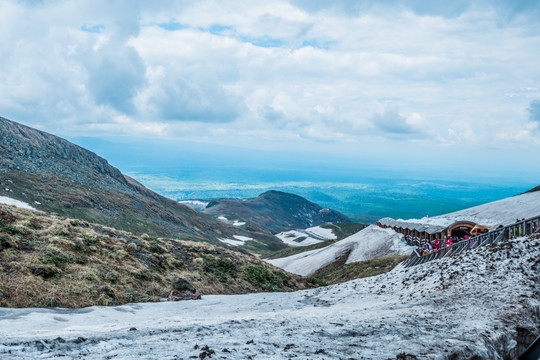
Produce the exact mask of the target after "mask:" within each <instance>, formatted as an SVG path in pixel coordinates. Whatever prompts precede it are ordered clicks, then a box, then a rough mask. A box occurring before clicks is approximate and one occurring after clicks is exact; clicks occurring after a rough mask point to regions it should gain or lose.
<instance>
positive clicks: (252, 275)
mask: <svg viewBox="0 0 540 360" xmlns="http://www.w3.org/2000/svg"><path fill="white" fill-rule="evenodd" d="M242 274H243V275H244V277H245V279H246V280H247V281H249V282H250V283H251V284H252V285H254V286H256V287H258V288H260V289H263V290H268V291H279V290H281V288H282V286H283V284H282V283H281V281H280V280H279V279H278V277H276V276H275V275H274V274H273V273H272V272H270V271H268V270H267V269H265V268H264V267H262V266H255V265H248V266H245V267H244V268H243V269H242Z"/></svg>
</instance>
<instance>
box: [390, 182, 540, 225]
mask: <svg viewBox="0 0 540 360" xmlns="http://www.w3.org/2000/svg"><path fill="white" fill-rule="evenodd" d="M537 215H540V191H536V192H532V193H527V194H521V195H516V196H512V197H509V198H506V199H502V200H498V201H494V202H490V203H487V204H483V205H479V206H475V207H472V208H469V209H464V210H460V211H456V212H453V213H449V214H444V215H439V216H434V217H425V218H422V219H410V220H406V221H407V222H417V223H421V224H428V225H441V226H448V225H451V224H453V223H455V222H456V221H463V220H467V221H472V222H475V223H477V224H481V225H488V226H495V225H499V224H502V225H509V224H512V223H514V222H515V221H516V219H522V218H526V219H527V218H530V217H533V216H537ZM400 220H402V219H400Z"/></svg>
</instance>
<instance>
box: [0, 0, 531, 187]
mask: <svg viewBox="0 0 540 360" xmlns="http://www.w3.org/2000/svg"><path fill="white" fill-rule="evenodd" d="M0 49H1V56H0V116H3V117H6V118H8V119H11V120H14V121H18V122H21V123H24V124H26V125H29V126H32V127H36V128H39V129H42V130H45V131H47V132H51V133H53V134H56V135H59V136H64V137H71V138H78V137H87V138H93V139H107V140H108V141H120V140H121V141H123V142H130V141H132V142H134V143H136V142H137V141H141V139H143V140H145V141H146V140H149V139H150V140H151V141H154V143H156V142H157V143H158V144H159V143H167V144H180V143H182V142H184V141H185V142H187V141H189V142H190V143H195V144H201V147H204V146H206V145H208V146H210V147H211V146H224V147H236V148H240V149H244V150H245V152H246V153H251V154H257V152H261V153H263V152H264V153H266V152H268V151H279V152H280V154H281V155H280V156H284V157H287V154H296V155H295V156H296V158H299V159H300V160H299V161H301V159H302V158H306V159H307V158H311V159H313V158H316V157H320V156H324V157H327V158H328V159H332V158H333V157H335V158H336V159H337V158H339V159H341V160H340V161H342V162H343V163H346V162H347V161H350V162H357V163H359V164H368V163H371V164H373V163H377V164H386V165H387V166H403V167H406V168H410V169H412V170H411V171H414V169H415V168H416V167H421V168H423V169H427V170H428V171H429V170H430V169H431V170H432V171H434V172H437V173H441V172H444V171H445V169H448V168H451V169H452V171H453V173H455V172H456V171H458V172H459V171H463V172H467V173H469V174H473V175H474V174H480V173H481V172H483V171H486V169H490V170H492V171H494V172H496V173H497V172H498V173H505V172H506V173H508V172H509V173H511V174H513V176H516V177H520V176H528V177H529V178H534V177H537V178H538V177H540V170H539V168H540V167H539V166H538V163H539V160H540V158H539V155H540V136H539V135H540V66H538V64H539V63H540V2H538V1H517V0H516V1H502V0H494V1H488V0H478V1H467V0H457V1H445V2H439V1H437V2H433V1H430V2H427V1H420V0H414V1H406V0H386V1H374V0H358V1H349V0H335V1H323V0H289V1H281V0H276V1H234V0H231V1H208V0H197V1H164V0H156V1H135V0H125V1H123V0H116V1H108V0H107V1H105V0H92V1H86V0H78V1H63V0H50V1H45V0H43V1H39V0H34V1H31V0H27V1H22V0H20V1H11V0H0ZM157 146H158V147H159V145H157Z"/></svg>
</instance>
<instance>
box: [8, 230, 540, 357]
mask: <svg viewBox="0 0 540 360" xmlns="http://www.w3.org/2000/svg"><path fill="white" fill-rule="evenodd" d="M388 235H389V236H390V234H388ZM539 258H540V240H539V239H532V238H529V239H516V240H513V241H510V242H505V243H501V244H497V245H496V246H490V247H483V248H479V249H475V250H473V251H469V252H467V253H465V254H463V255H462V256H460V257H456V258H445V259H442V260H439V261H433V262H430V263H427V264H423V265H419V266H415V267H411V268H407V269H405V268H403V267H401V266H398V267H396V268H395V269H394V270H393V271H391V272H390V273H387V274H383V275H380V276H376V277H371V278H366V279H359V280H354V281H350V282H347V283H343V284H338V285H334V286H328V287H323V288H317V289H312V290H305V291H298V292H294V293H259V294H248V295H234V296H225V295H219V296H203V298H202V300H200V301H181V302H165V303H147V304H128V305H124V306H118V307H90V308H85V309H57V308H56V309H0V358H24V359H31V358H32V359H37V358H40V359H56V358H60V356H65V357H66V358H85V359H89V360H90V359H104V358H122V359H133V358H136V359H156V358H159V359H161V358H172V357H175V356H176V357H180V358H202V357H201V356H203V355H202V354H203V352H204V351H205V350H204V349H206V347H205V346H208V350H213V351H215V355H214V356H212V358H214V357H215V358H219V359H247V358H250V357H252V358H260V359H285V358H290V357H294V358H295V359H299V360H306V359H337V358H361V357H363V358H366V359H389V358H391V359H395V358H396V356H397V355H398V354H400V353H401V354H403V353H404V354H413V355H415V356H416V357H417V358H419V359H444V358H456V359H463V358H467V359H469V358H474V357H475V356H476V357H477V358H482V359H502V358H503V356H504V357H505V358H516V357H517V356H516V354H515V353H512V351H516V350H515V349H516V344H517V343H516V341H515V339H517V338H518V336H517V333H516V328H518V327H519V328H521V329H523V328H524V329H529V331H531V332H532V333H533V335H534V334H538V332H540V329H539V324H538V322H537V321H538V318H537V317H536V318H535V317H534V314H535V311H536V314H538V309H540V301H539V291H540V288H539V281H538V268H537V266H538V259H539ZM535 262H536V265H535ZM494 265H495V266H494ZM535 266H536V267H535ZM536 316H537V315H536ZM535 319H536V320H535ZM533 339H534V338H533ZM196 345H197V346H196ZM522 347H523V346H522Z"/></svg>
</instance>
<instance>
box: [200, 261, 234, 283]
mask: <svg viewBox="0 0 540 360" xmlns="http://www.w3.org/2000/svg"><path fill="white" fill-rule="evenodd" d="M203 262H204V266H205V267H206V269H207V270H208V271H209V272H211V273H212V274H214V275H215V276H216V278H217V279H218V280H219V281H221V282H227V281H228V280H229V279H230V278H235V277H236V274H237V273H238V269H237V268H236V264H235V263H234V262H232V261H231V260H229V259H218V258H215V257H213V256H205V257H203Z"/></svg>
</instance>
